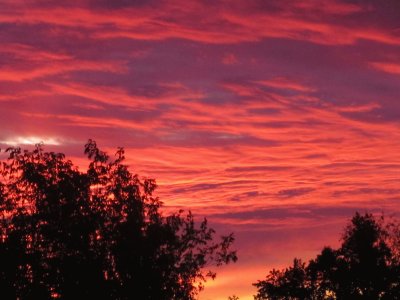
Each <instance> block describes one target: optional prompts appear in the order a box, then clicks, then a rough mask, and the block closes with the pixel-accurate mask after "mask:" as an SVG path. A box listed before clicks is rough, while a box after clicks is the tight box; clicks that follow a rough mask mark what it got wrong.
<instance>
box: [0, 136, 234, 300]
mask: <svg viewBox="0 0 400 300" xmlns="http://www.w3.org/2000/svg"><path fill="white" fill-rule="evenodd" d="M6 152H7V153H8V154H9V158H8V160H7V161H5V162H3V163H2V165H1V169H0V174H1V176H2V178H1V180H0V213H1V215H0V237H1V238H0V291H1V298H2V299H35V300H38V299H54V298H57V299H157V300H160V299H193V298H194V297H195V296H196V295H197V293H198V292H199V291H200V290H201V289H202V288H203V284H202V283H203V282H204V281H205V280H206V279H207V278H214V277H215V273H214V272H212V271H208V269H209V267H212V266H220V265H222V264H227V263H229V262H231V261H236V259H237V257H236V253H235V251H232V250H231V249H230V248H231V245H232V243H233V241H234V238H233V235H232V234H230V235H228V236H224V237H222V238H221V240H218V241H216V238H215V232H214V230H213V229H212V228H209V227H208V225H207V220H206V219H204V221H202V222H201V223H200V224H198V225H196V223H195V222H194V219H193V215H192V214H191V213H190V212H189V213H187V214H184V213H183V211H179V212H176V213H174V214H170V215H167V216H164V215H163V214H162V213H161V211H160V208H161V206H162V203H161V202H160V200H159V199H158V198H157V197H154V196H153V192H154V190H155V188H156V183H155V181H154V180H152V179H144V180H140V179H139V178H138V176H137V175H134V174H132V173H131V172H130V171H129V170H128V168H127V166H126V165H124V164H123V161H124V151H123V149H121V148H120V149H118V151H117V153H116V158H115V159H114V160H110V158H109V156H108V155H107V154H106V153H105V152H102V151H101V150H99V148H98V147H97V145H96V143H95V142H94V141H92V140H89V142H88V143H87V144H86V145H85V154H86V155H87V156H88V158H89V159H90V164H89V167H88V170H87V172H81V171H79V170H78V168H77V167H75V166H74V165H73V163H72V162H71V161H69V160H67V159H66V158H65V156H64V155H63V154H61V153H53V152H45V151H44V150H43V149H42V146H41V145H37V146H36V148H35V149H34V150H33V151H27V150H24V151H22V150H21V149H20V148H9V149H7V150H6Z"/></svg>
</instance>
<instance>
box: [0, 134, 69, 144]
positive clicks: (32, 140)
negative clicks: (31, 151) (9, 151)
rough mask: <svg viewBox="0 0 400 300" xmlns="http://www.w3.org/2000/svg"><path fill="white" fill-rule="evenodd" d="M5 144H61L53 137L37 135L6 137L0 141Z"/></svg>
mask: <svg viewBox="0 0 400 300" xmlns="http://www.w3.org/2000/svg"><path fill="white" fill-rule="evenodd" d="M0 142H1V143H4V144H6V145H11V146H17V145H36V144H40V143H43V144H45V145H52V146H58V145H61V143H60V141H59V140H58V139H55V138H45V137H37V136H19V137H15V138H12V139H6V140H3V141H0Z"/></svg>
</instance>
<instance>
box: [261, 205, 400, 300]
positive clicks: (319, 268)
mask: <svg viewBox="0 0 400 300" xmlns="http://www.w3.org/2000/svg"><path fill="white" fill-rule="evenodd" d="M398 229H399V226H398V224H397V223H394V222H392V223H388V224H385V223H384V220H383V217H382V218H381V219H376V218H375V217H374V216H373V215H372V214H365V215H360V214H359V213H356V214H355V216H354V217H353V218H352V220H351V222H350V224H349V225H348V226H347V227H346V228H345V231H344V234H343V237H342V244H341V247H340V248H339V249H336V250H335V249H332V248H330V247H325V248H324V249H323V250H322V251H321V253H320V254H319V255H318V256H317V257H316V258H315V259H313V260H311V261H309V262H308V264H305V263H302V262H301V261H300V260H298V259H295V260H294V263H293V266H290V267H288V268H286V269H284V270H272V271H271V272H270V273H269V275H268V276H267V278H266V279H265V280H262V281H258V282H257V283H255V284H254V285H255V286H256V287H257V289H258V293H257V295H256V296H255V299H260V300H261V299H272V300H280V299H304V300H305V299H371V300H372V299H374V300H376V299H400V264H399V257H398V253H399V248H398V246H399V243H398V242H399V237H400V235H399V230H398Z"/></svg>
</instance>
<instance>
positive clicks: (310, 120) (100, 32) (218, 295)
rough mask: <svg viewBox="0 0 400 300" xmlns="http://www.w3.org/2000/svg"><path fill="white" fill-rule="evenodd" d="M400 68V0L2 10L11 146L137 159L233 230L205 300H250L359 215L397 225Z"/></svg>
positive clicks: (4, 127)
mask: <svg viewBox="0 0 400 300" xmlns="http://www.w3.org/2000/svg"><path fill="white" fill-rule="evenodd" d="M399 53H400V2H399V1H397V0H385V1H379V0H362V1H361V0H358V1H357V0H348V1H344V0H342V1H339V0H330V1H321V0H318V1H317V0H303V1H289V0H268V1H267V0H235V1H228V0H220V1H210V0H202V1H197V0H193V1H187V0H168V1H163V0H159V1H156V0H149V1H144V0H136V1H135V0H131V1H128V0H113V1H108V0H79V1H77V0H76V1H74V0H71V1H61V2H60V1H48V0H36V1H33V0H0V148H4V147H7V146H10V145H20V146H23V147H30V146H31V145H32V144H35V143H37V142H40V141H43V142H44V143H45V145H47V147H48V149H57V150H58V151H61V152H64V153H66V154H67V155H68V156H69V158H71V159H72V160H73V161H74V162H75V163H77V164H78V165H80V166H86V165H87V162H86V161H85V159H84V156H83V145H84V144H85V143H86V141H87V140H88V139H89V138H92V139H94V140H96V141H97V143H98V145H99V146H100V147H101V148H102V149H104V150H107V151H109V152H110V153H113V152H114V151H115V149H116V148H117V147H119V146H122V147H124V148H125V149H126V152H127V154H126V156H127V163H129V165H130V166H131V169H132V170H133V172H135V173H138V174H139V175H141V176H146V177H152V178H155V179H156V180H157V183H158V185H159V187H158V196H159V197H160V199H161V200H162V201H163V202H164V204H165V207H166V209H167V210H176V209H180V208H184V209H190V210H192V212H193V213H194V214H195V216H198V220H200V219H201V218H202V217H203V216H207V218H208V220H209V222H210V224H211V225H212V226H213V227H215V228H216V229H217V230H218V232H219V233H220V234H226V233H229V232H234V233H235V236H236V243H235V247H236V249H237V250H238V256H239V261H238V262H237V263H236V264H235V265H229V266H227V267H223V268H222V269H221V270H219V272H218V270H217V273H218V275H217V279H216V280H215V281H213V282H208V283H207V284H206V289H205V291H204V292H202V293H201V295H200V299H201V300H222V299H227V297H228V296H230V295H233V294H235V295H237V296H239V297H240V299H241V300H249V299H252V295H254V294H255V293H256V289H255V288H254V287H253V286H252V283H254V282H256V281H257V280H262V279H264V277H265V276H266V275H267V273H268V271H269V270H270V269H271V268H274V267H275V268H280V267H283V266H286V265H288V264H290V263H291V261H292V259H293V257H295V256H296V257H301V258H303V259H309V258H312V257H313V256H315V255H316V254H317V253H318V251H320V250H321V249H322V247H323V246H325V245H332V246H336V245H338V241H339V238H340V235H341V232H342V230H343V227H344V226H345V224H346V222H347V220H349V218H351V216H352V215H353V214H354V212H355V211H357V210H358V211H360V212H365V211H369V212H375V213H380V212H384V213H385V214H386V215H395V216H396V214H397V216H400V215H399V212H400V206H399V204H398V203H399V200H400V186H399V179H400V172H399V171H400V130H399V129H400V99H399V97H400V55H399ZM3 156H4V154H3Z"/></svg>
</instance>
